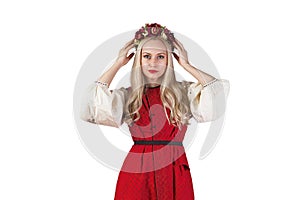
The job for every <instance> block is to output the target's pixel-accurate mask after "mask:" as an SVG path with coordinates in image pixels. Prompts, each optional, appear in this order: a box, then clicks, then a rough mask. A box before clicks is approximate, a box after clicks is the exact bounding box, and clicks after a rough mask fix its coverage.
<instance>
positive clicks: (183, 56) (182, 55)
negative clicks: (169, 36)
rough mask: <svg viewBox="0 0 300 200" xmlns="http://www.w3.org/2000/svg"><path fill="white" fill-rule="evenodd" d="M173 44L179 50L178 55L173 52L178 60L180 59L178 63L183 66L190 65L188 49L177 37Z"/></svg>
mask: <svg viewBox="0 0 300 200" xmlns="http://www.w3.org/2000/svg"><path fill="white" fill-rule="evenodd" d="M173 44H174V47H175V48H176V49H177V50H178V55H177V54H176V53H174V52H173V55H174V57H175V58H176V60H177V61H178V63H179V64H180V65H181V66H182V67H185V66H187V65H189V61H188V55H187V51H186V50H185V48H184V47H183V45H182V44H181V42H179V41H178V40H177V39H176V38H175V41H174V42H173Z"/></svg>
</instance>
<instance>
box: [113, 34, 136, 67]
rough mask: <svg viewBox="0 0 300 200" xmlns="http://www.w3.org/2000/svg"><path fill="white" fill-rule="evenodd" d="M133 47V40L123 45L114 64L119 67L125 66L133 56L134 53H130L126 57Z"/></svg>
mask: <svg viewBox="0 0 300 200" xmlns="http://www.w3.org/2000/svg"><path fill="white" fill-rule="evenodd" d="M134 46H135V44H134V39H132V40H130V41H129V42H127V43H126V44H125V46H124V47H123V48H122V49H121V50H120V51H119V55H118V58H117V60H116V64H117V65H119V66H120V67H122V66H124V65H126V64H127V63H128V62H129V60H130V59H131V58H132V57H133V56H134V53H131V54H130V55H128V56H127V54H128V52H129V50H130V49H132V48H133V47H134Z"/></svg>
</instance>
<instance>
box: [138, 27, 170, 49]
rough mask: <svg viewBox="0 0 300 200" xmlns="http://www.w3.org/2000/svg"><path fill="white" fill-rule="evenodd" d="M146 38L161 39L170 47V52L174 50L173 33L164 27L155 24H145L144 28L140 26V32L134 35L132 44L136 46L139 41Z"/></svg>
mask: <svg viewBox="0 0 300 200" xmlns="http://www.w3.org/2000/svg"><path fill="white" fill-rule="evenodd" d="M147 37H161V38H163V39H164V40H166V41H167V42H168V43H169V44H170V45H171V48H172V51H173V50H174V45H173V42H174V41H175V37H174V33H172V32H171V31H170V30H169V29H167V28H166V27H165V26H161V25H160V24H157V23H153V24H148V23H147V24H145V26H142V27H141V28H140V30H138V31H137V32H136V33H135V38H134V44H136V46H138V45H139V44H140V42H141V40H143V39H144V38H147Z"/></svg>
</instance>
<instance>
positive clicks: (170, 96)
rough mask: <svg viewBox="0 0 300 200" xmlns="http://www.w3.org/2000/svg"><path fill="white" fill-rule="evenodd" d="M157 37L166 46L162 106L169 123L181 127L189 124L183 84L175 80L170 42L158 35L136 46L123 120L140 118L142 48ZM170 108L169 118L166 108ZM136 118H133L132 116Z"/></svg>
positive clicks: (161, 89) (129, 120) (188, 112)
mask: <svg viewBox="0 0 300 200" xmlns="http://www.w3.org/2000/svg"><path fill="white" fill-rule="evenodd" d="M154 39H156V40H157V39H158V40H160V41H162V42H163V43H164V45H165V46H166V48H167V59H168V61H167V68H166V71H165V73H164V75H163V78H162V81H161V85H160V98H161V101H162V104H163V107H164V111H165V115H166V118H167V119H168V122H169V124H170V123H172V124H173V125H174V126H178V127H179V128H181V126H182V125H184V124H189V118H190V109H189V101H188V99H187V95H186V91H185V88H183V86H182V85H181V84H180V83H179V82H177V81H176V78H175V72H174V66H173V60H172V51H171V46H170V44H169V43H168V42H167V41H165V40H164V39H162V38H160V37H149V38H145V39H143V40H142V41H141V42H140V44H139V45H138V47H137V51H136V54H135V58H134V62H133V66H132V70H131V77H130V82H131V91H130V93H129V97H128V100H127V102H126V105H125V120H124V121H125V122H126V123H127V124H131V123H133V122H135V121H137V120H138V119H139V118H140V114H139V109H140V108H141V107H142V96H143V93H144V85H145V84H146V82H145V77H144V74H143V72H142V66H141V53H142V48H143V46H144V44H145V43H146V42H148V41H149V40H154ZM167 108H168V109H169V110H170V119H169V118H168V114H167V110H166V109H167ZM135 116H136V118H135V119H134V117H135Z"/></svg>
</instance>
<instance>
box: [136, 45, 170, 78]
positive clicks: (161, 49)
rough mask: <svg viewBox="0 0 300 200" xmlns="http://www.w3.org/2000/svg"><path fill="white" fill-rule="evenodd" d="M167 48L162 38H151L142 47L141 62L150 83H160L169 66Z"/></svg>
mask: <svg viewBox="0 0 300 200" xmlns="http://www.w3.org/2000/svg"><path fill="white" fill-rule="evenodd" d="M167 56H168V54H167V48H166V46H165V45H164V43H163V42H162V41H160V40H149V41H148V42H146V43H145V44H144V46H143V48H142V55H141V63H142V71H143V74H144V77H145V79H146V81H147V82H148V83H160V82H161V79H162V77H163V74H164V73H165V71H166V68H167V61H168V58H167Z"/></svg>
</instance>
